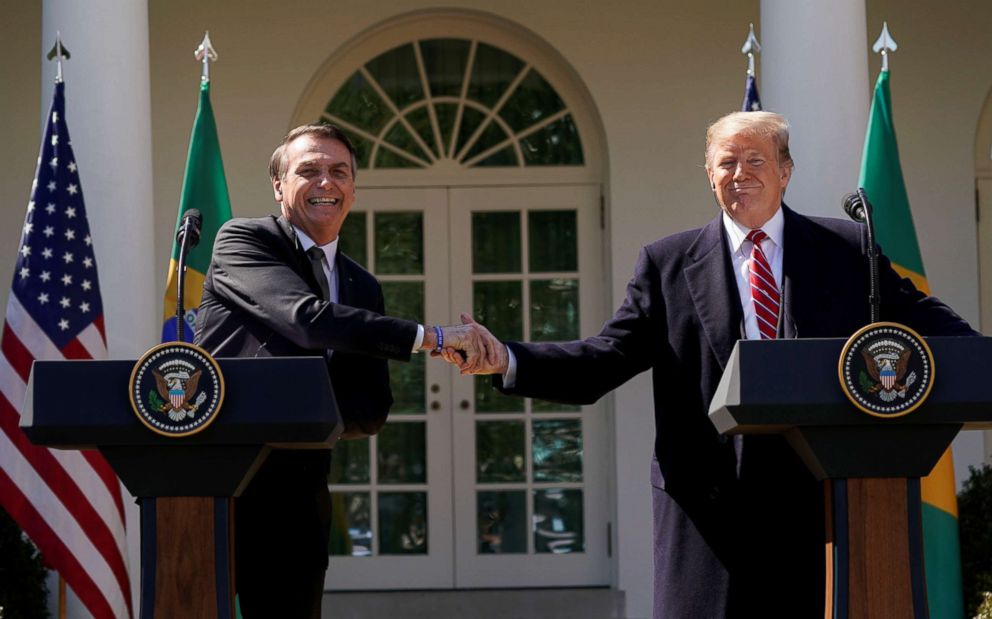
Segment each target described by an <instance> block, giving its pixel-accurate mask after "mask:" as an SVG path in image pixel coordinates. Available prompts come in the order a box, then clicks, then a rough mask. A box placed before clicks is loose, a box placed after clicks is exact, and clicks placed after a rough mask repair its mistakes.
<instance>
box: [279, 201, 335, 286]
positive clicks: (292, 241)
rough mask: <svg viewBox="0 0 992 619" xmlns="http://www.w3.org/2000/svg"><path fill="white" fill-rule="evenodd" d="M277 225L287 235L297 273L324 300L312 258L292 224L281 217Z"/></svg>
mask: <svg viewBox="0 0 992 619" xmlns="http://www.w3.org/2000/svg"><path fill="white" fill-rule="evenodd" d="M276 223H277V224H278V225H279V229H280V230H282V232H283V234H284V235H286V242H287V243H289V245H290V253H291V254H292V255H293V259H294V260H295V261H296V262H295V264H294V265H293V266H294V267H295V269H296V272H297V273H299V274H300V276H301V277H302V278H303V280H304V281H306V283H307V285H308V286H310V290H312V291H313V293H314V294H315V295H317V296H318V297H321V298H323V296H324V292H323V289H322V288H321V286H320V283H318V282H317V279H316V277H315V276H314V273H313V267H311V266H310V257H309V256H307V254H306V252H305V251H303V245H302V244H301V243H300V238H299V237H298V236H296V230H294V229H293V226H292V224H290V223H289V222H288V221H287V220H286V218H285V217H283V216H281V215H280V216H279V217H278V218H276ZM340 254H341V252H338V255H340Z"/></svg>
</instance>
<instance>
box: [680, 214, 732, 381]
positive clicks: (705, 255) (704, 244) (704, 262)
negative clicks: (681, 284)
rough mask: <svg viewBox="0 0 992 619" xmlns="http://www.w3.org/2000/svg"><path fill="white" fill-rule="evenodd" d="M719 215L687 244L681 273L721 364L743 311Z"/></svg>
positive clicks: (725, 359) (730, 345)
mask: <svg viewBox="0 0 992 619" xmlns="http://www.w3.org/2000/svg"><path fill="white" fill-rule="evenodd" d="M721 217H722V215H717V216H716V217H715V218H714V219H713V220H712V221H710V223H709V224H707V225H706V227H704V228H703V229H702V230H701V231H700V233H699V236H698V237H697V238H696V241H695V242H694V243H693V244H692V246H691V247H689V249H688V251H687V252H686V253H687V255H688V256H689V262H690V264H689V266H687V267H686V268H685V270H684V271H683V273H684V275H685V280H686V285H687V287H688V290H689V294H690V296H691V297H692V302H693V305H694V306H695V308H696V315H697V316H699V322H700V323H701V324H702V326H703V331H704V332H705V333H706V339H707V340H708V341H709V344H710V348H711V349H712V350H713V354H714V355H716V358H717V361H718V362H719V363H720V367H721V368H722V367H724V365H725V364H726V363H727V359H729V358H730V352H731V351H732V350H733V348H734V343H736V342H737V340H739V339H740V333H741V325H742V320H743V313H742V311H741V301H740V294H738V292H737V282H736V279H735V278H734V273H733V265H732V263H731V261H730V254H729V251H728V250H727V242H726V240H725V239H724V232H723V222H722V220H721Z"/></svg>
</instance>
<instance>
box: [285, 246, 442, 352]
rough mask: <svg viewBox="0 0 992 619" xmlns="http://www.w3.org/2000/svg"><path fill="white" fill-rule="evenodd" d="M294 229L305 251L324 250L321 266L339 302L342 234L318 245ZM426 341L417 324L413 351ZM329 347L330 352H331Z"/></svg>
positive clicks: (417, 349)
mask: <svg viewBox="0 0 992 619" xmlns="http://www.w3.org/2000/svg"><path fill="white" fill-rule="evenodd" d="M293 230H296V236H297V237H298V238H299V239H300V245H301V246H302V247H303V251H304V252H306V251H309V250H310V248H311V247H319V248H320V250H321V251H322V252H324V260H321V262H320V266H321V268H322V269H324V277H326V278H327V285H328V290H330V291H331V303H337V302H338V301H339V300H340V299H341V294H340V291H339V290H338V270H337V262H336V260H335V259H336V258H337V255H338V240H340V238H341V237H340V236H338V237H336V238H335V239H334V240H333V241H331V242H330V243H328V244H326V245H317V243H316V242H314V240H313V239H311V238H310V237H309V236H307V233H306V232H304V231H303V230H300V229H299V228H297V227H296V226H293ZM423 343H424V326H423V325H419V324H418V325H417V337H416V338H415V339H414V340H413V352H417V351H419V350H420V346H421V344H423ZM331 352H333V351H331V350H330V349H328V353H331Z"/></svg>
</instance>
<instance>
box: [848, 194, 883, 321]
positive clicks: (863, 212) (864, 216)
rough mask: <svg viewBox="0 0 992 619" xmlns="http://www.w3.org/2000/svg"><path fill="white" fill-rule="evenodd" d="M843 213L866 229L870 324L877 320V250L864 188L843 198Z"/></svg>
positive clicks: (873, 225)
mask: <svg viewBox="0 0 992 619" xmlns="http://www.w3.org/2000/svg"><path fill="white" fill-rule="evenodd" d="M842 205H843V207H844V212H845V213H847V215H848V217H850V218H851V219H853V220H854V221H857V222H864V224H865V226H866V227H867V229H868V249H867V255H868V283H869V292H868V303H869V305H870V306H871V322H872V323H875V322H878V320H879V304H880V294H879V290H878V250H877V249H876V247H877V246H876V245H875V222H874V219H873V218H872V214H873V213H872V206H871V202H869V201H868V194H866V193H865V190H864V187H858V191H857V192H856V193H849V194H847V195H846V196H844V201H843V203H842Z"/></svg>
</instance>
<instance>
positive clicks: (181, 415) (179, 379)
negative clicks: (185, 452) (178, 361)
mask: <svg viewBox="0 0 992 619" xmlns="http://www.w3.org/2000/svg"><path fill="white" fill-rule="evenodd" d="M201 374H203V370H196V371H195V372H193V373H192V374H189V373H187V372H185V371H182V370H179V371H170V372H167V373H165V374H162V373H161V372H159V371H158V370H152V375H153V376H154V377H155V387H156V390H157V391H158V394H159V395H160V396H161V397H162V399H163V400H164V402H163V403H162V404H161V405H160V406H159V407H158V410H159V412H160V413H168V415H169V418H170V419H172V420H173V421H182V420H183V419H185V418H186V417H193V416H194V415H195V414H196V409H198V408H199V407H200V404H202V403H203V400H205V399H206V398H205V396H206V394H200V395H201V396H204V397H200V398H198V399H194V398H196V395H197V385H198V384H199V382H200V375H201Z"/></svg>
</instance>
